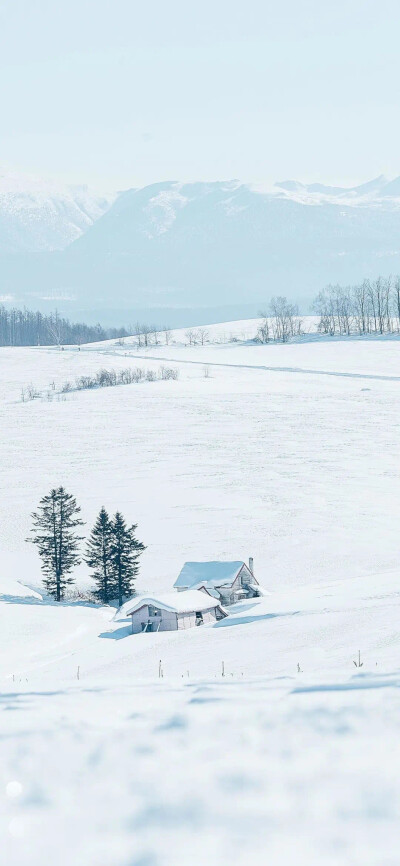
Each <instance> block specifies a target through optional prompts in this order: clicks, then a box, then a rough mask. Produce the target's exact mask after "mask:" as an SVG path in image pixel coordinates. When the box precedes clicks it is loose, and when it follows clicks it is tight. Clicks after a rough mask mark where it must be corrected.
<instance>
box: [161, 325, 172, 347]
mask: <svg viewBox="0 0 400 866" xmlns="http://www.w3.org/2000/svg"><path fill="white" fill-rule="evenodd" d="M163 334H164V340H165V345H166V346H169V341H170V339H171V330H170V328H168V326H167V325H164V327H163Z"/></svg>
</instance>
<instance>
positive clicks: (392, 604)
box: [0, 322, 400, 866]
mask: <svg viewBox="0 0 400 866" xmlns="http://www.w3.org/2000/svg"><path fill="white" fill-rule="evenodd" d="M256 324H257V323H256V322H247V323H246V322H239V323H224V324H223V325H220V326H215V327H214V328H212V329H211V328H210V337H211V339H212V340H213V342H211V343H209V344H207V345H205V346H203V347H201V346H196V347H189V346H185V345H184V343H185V334H184V332H175V333H174V334H173V335H172V340H173V342H172V343H171V344H170V345H169V346H167V347H166V346H159V347H152V348H150V349H148V350H147V352H145V351H144V350H143V349H138V348H136V346H135V344H134V341H133V340H132V341H130V340H127V341H125V344H124V345H122V346H121V345H116V344H115V343H111V342H109V343H107V344H99V345H97V346H88V347H83V348H82V349H81V351H78V350H77V349H76V348H72V347H71V348H66V349H65V350H64V351H58V350H57V349H40V348H39V349H14V350H11V349H2V350H0V415H1V419H0V420H1V427H0V430H1V432H0V450H1V454H0V457H1V459H0V490H1V497H0V537H1V557H0V713H1V719H2V725H1V729H2V738H1V739H0V765H1V767H2V770H1V775H2V782H3V801H2V809H1V810H0V830H1V831H2V836H3V838H4V839H5V844H4V846H3V852H4V856H6V858H7V863H9V864H10V866H28V864H29V866H41V864H42V863H43V862H45V861H46V862H51V861H52V859H57V861H58V862H59V863H60V864H61V866H70V863H71V862H77V863H80V862H81V863H82V864H85V866H101V864H103V863H104V862H106V863H107V866H128V864H129V866H172V864H173V866H177V864H178V866H187V863H188V862H190V863H193V864H195V866H203V864H204V862H205V859H206V860H207V862H209V863H210V864H215V866H221V864H225V863H227V864H228V863H229V864H235V866H245V864H246V866H247V864H248V863H251V864H256V866H258V864H260V866H263V864H265V863H266V862H268V863H270V864H272V866H287V864H288V863H291V862H297V863H298V864H302V866H303V864H304V866H382V863H385V866H397V860H398V842H397V836H398V820H399V817H400V788H399V784H398V770H399V767H398V761H397V758H396V747H397V742H398V737H399V684H400V675H399V665H398V650H399V642H400V632H399V628H398V613H399V603H400V589H399V575H400V567H399V535H398V513H399V509H400V485H399V471H398V466H397V463H398V460H397V451H398V415H399V408H400V369H399V363H398V353H399V341H398V339H396V338H394V339H379V338H378V339H371V340H365V341H361V340H351V339H348V340H338V341H333V340H332V341H330V340H327V341H321V340H314V339H311V340H310V341H308V342H304V341H303V342H299V343H296V344H290V345H286V346H277V345H274V346H271V345H269V346H254V345H253V346H251V345H248V344H246V342H245V341H246V339H247V338H248V336H249V332H250V331H251V330H253V329H254V327H255V326H256ZM224 335H225V339H226V338H227V337H228V339H230V335H232V336H234V337H235V338H236V339H238V340H239V342H238V343H232V342H224V341H223V340H224ZM217 340H221V342H220V343H218V342H217ZM164 358H165V359H168V360H163V359H164ZM161 363H164V364H167V363H168V365H171V366H174V367H176V368H177V369H178V370H179V374H180V375H179V379H178V380H175V381H171V380H169V381H157V382H143V383H140V384H133V385H121V386H118V387H115V388H107V389H99V390H96V391H84V392H73V393H71V394H69V395H67V396H66V397H65V399H62V398H60V399H57V397H53V399H52V400H49V399H48V396H47V390H48V386H49V384H50V383H52V382H54V383H55V391H56V392H57V391H58V390H59V387H60V386H61V384H62V383H63V382H65V381H66V380H69V381H73V379H74V377H76V376H79V375H82V374H85V373H93V372H95V371H97V370H99V369H100V368H102V367H105V368H107V369H110V368H115V369H120V368H121V367H127V366H130V365H132V366H136V365H138V364H139V365H141V366H143V367H144V368H152V369H158V367H159V365H160V364H161ZM29 382H32V384H34V386H35V387H36V388H37V389H38V390H40V391H41V392H42V397H40V398H37V399H35V400H32V401H30V402H22V401H21V399H20V393H21V388H22V387H23V386H25V385H26V384H27V383H29ZM51 390H53V389H51ZM53 393H54V391H53ZM59 483H63V484H64V485H65V486H66V487H67V489H68V490H70V491H71V492H72V493H74V494H75V495H76V497H77V499H78V501H79V503H80V504H81V506H82V513H83V517H84V519H85V520H86V521H87V523H88V527H87V528H89V527H90V526H91V524H92V522H93V520H94V518H95V515H96V513H97V511H98V509H99V508H100V506H101V505H103V504H104V505H105V506H106V507H107V508H109V510H110V511H115V510H116V508H120V509H121V510H122V511H123V512H124V514H125V515H126V517H127V519H128V520H131V521H135V522H138V535H139V537H140V538H141V539H142V540H143V541H144V542H145V544H146V545H147V550H146V552H145V554H144V555H143V562H142V568H141V573H140V577H139V580H138V590H139V591H149V590H151V591H157V590H159V591H161V590H163V591H165V590H167V589H169V588H170V587H171V585H172V583H173V581H174V579H175V577H176V575H177V573H178V571H179V569H180V567H181V565H182V562H183V561H184V560H185V559H188V560H192V559H203V558H204V559H219V558H221V559H223V558H227V559H228V558H229V559H240V558H243V559H244V558H247V557H248V556H249V555H253V556H254V560H255V568H256V572H257V575H258V576H259V579H260V582H261V583H262V584H263V585H265V586H266V587H267V588H268V589H269V590H270V592H271V595H270V596H269V597H267V598H263V599H260V600H253V601H251V602H248V603H243V604H241V605H237V606H236V607H234V608H232V611H231V615H230V617H229V618H228V619H226V620H223V621H222V622H221V623H219V624H218V625H217V626H213V627H209V626H205V627H203V628H200V629H199V628H198V629H192V630H190V631H188V632H186V633H179V634H177V633H164V634H153V635H151V634H141V635H138V636H131V635H130V634H129V623H128V622H127V621H126V620H125V619H124V618H123V617H121V615H118V614H117V616H116V617H115V618H114V614H115V611H114V610H113V609H110V608H106V607H98V606H93V605H87V604H85V603H78V602H74V603H72V602H70V603H64V604H62V605H56V604H55V603H51V602H49V599H47V598H46V597H45V596H43V598H42V599H41V598H40V595H41V590H40V568H39V563H38V559H37V553H36V550H35V549H33V547H32V546H30V545H28V544H26V541H25V538H26V537H27V536H28V535H29V528H30V516H29V515H30V512H31V511H32V510H33V509H34V508H35V506H36V505H37V503H38V501H39V499H40V497H41V496H42V495H43V493H45V492H47V490H48V489H49V488H50V487H51V486H52V485H54V484H59ZM77 578H78V582H79V584H80V585H81V586H85V585H87V584H88V576H87V569H86V567H85V566H81V567H80V569H78V571H77ZM24 586H25V588H24ZM30 587H33V589H30ZM38 596H39V597H38ZM358 650H360V652H361V657H360V662H361V664H362V667H360V668H356V667H355V665H354V661H356V662H358ZM160 660H161V662H162V668H163V673H164V676H163V678H162V679H159V678H158V670H159V662H160ZM222 661H223V662H224V672H225V676H224V677H222V675H221V674H222ZM78 668H79V672H78ZM78 676H79V679H78ZM200 838H201V844H200V843H199V839H200Z"/></svg>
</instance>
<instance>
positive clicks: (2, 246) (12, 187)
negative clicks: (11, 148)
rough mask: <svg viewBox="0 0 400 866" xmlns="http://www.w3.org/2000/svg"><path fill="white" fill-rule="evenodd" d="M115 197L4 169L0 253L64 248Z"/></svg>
mask: <svg viewBox="0 0 400 866" xmlns="http://www.w3.org/2000/svg"><path fill="white" fill-rule="evenodd" d="M114 199H115V195H99V194H97V193H92V192H91V191H90V190H89V189H88V187H86V186H60V185H57V184H55V183H54V182H52V181H43V180H41V179H40V178H36V177H33V176H32V177H31V176H27V177H26V176H22V175H19V174H16V173H13V172H5V171H4V170H1V169H0V226H1V229H2V233H1V235H2V236H1V241H0V252H3V251H6V252H14V253H15V252H22V251H26V252H29V251H35V250H37V251H39V250H43V251H46V250H47V251H50V250H62V249H64V248H65V247H66V246H68V244H70V243H72V241H74V240H76V239H77V238H78V237H80V235H81V234H83V233H84V232H85V231H86V230H87V229H88V228H89V227H90V226H91V225H93V223H94V221H95V220H97V219H99V217H101V216H102V215H103V214H104V213H105V211H106V210H107V209H108V208H109V207H110V205H111V204H112V202H113V201H114Z"/></svg>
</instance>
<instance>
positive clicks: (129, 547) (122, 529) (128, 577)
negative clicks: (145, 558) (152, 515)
mask: <svg viewBox="0 0 400 866" xmlns="http://www.w3.org/2000/svg"><path fill="white" fill-rule="evenodd" d="M112 529H113V543H112V565H113V581H114V586H115V588H116V595H117V596H118V603H119V606H120V607H121V604H123V601H124V597H127V596H130V595H132V594H133V592H134V581H135V577H136V575H137V573H138V571H139V562H138V560H139V556H140V554H141V553H142V552H143V550H146V548H145V546H144V544H142V543H141V541H138V540H137V538H136V536H135V532H136V529H137V524H134V525H133V526H127V525H126V522H125V520H124V518H123V516H122V514H121V513H120V512H119V511H117V513H116V515H115V517H114V520H113V522H112Z"/></svg>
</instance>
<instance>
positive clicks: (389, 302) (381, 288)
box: [313, 277, 400, 337]
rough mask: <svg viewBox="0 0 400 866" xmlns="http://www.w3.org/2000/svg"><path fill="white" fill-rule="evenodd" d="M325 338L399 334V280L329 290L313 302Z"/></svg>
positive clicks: (393, 279) (397, 278)
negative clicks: (328, 336)
mask: <svg viewBox="0 0 400 866" xmlns="http://www.w3.org/2000/svg"><path fill="white" fill-rule="evenodd" d="M313 309H314V312H315V313H317V315H318V316H319V323H318V330H319V331H320V332H321V333H322V334H329V335H330V336H332V337H333V336H335V334H348V335H350V334H360V336H361V335H363V334H391V333H393V332H399V331H400V277H394V278H393V277H387V278H384V277H378V278H377V279H376V280H364V281H363V282H362V283H359V284H358V285H355V286H344V287H343V286H328V287H327V288H326V289H324V290H323V291H322V292H320V293H319V295H318V297H317V298H316V299H315V301H314V305H313Z"/></svg>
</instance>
